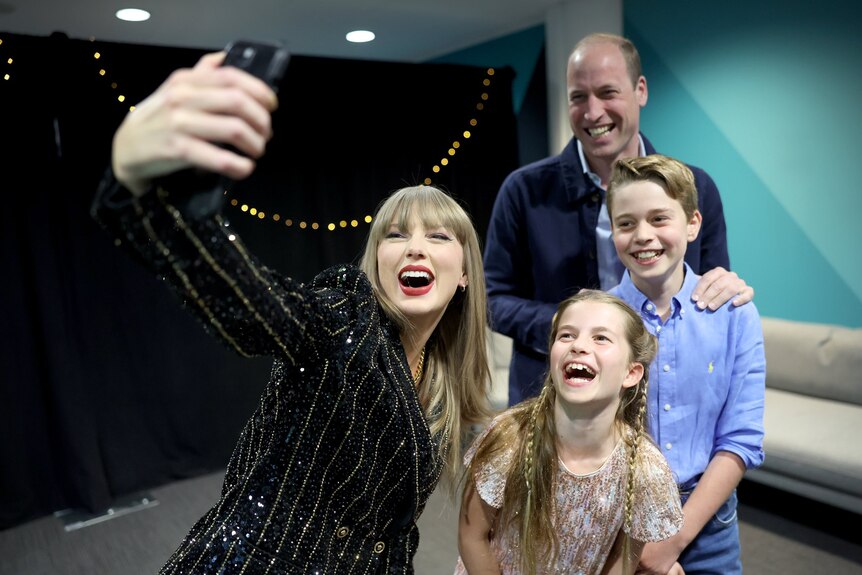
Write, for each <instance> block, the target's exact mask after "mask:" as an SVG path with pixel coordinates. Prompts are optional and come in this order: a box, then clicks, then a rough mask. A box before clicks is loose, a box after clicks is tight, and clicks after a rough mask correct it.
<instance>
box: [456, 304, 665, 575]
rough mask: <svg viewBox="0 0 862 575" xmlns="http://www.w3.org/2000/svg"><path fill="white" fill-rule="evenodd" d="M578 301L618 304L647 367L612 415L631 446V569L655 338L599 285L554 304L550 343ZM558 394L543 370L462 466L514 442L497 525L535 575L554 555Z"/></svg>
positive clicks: (633, 352)
mask: <svg viewBox="0 0 862 575" xmlns="http://www.w3.org/2000/svg"><path fill="white" fill-rule="evenodd" d="M579 302H596V303H603V304H607V305H612V306H615V307H616V308H618V309H619V310H621V311H622V315H623V318H624V327H625V339H626V341H627V342H628V345H629V349H630V352H629V353H630V357H629V362H631V363H640V364H641V365H643V367H644V371H643V377H642V379H641V381H640V382H639V383H638V384H637V385H635V386H632V387H630V388H626V389H624V390H623V392H622V396H621V398H620V404H619V407H618V409H617V413H616V420H615V421H616V425H617V427H618V429H619V431H620V435H621V436H622V437H623V438H624V439H625V441H626V445H627V447H628V474H627V479H626V494H625V519H624V531H625V533H626V538H625V542H624V546H623V552H624V553H625V556H624V557H625V559H624V561H625V562H626V563H625V564H626V567H627V568H628V567H629V566H630V565H629V563H628V562H629V560H630V555H631V553H630V536H629V532H630V527H631V517H632V504H633V500H634V493H635V484H634V480H635V477H634V476H635V473H634V472H633V470H634V468H635V464H636V462H637V457H638V449H639V446H640V442H641V439H642V438H643V437H644V436H645V431H644V430H645V427H646V405H647V404H646V395H647V384H648V381H649V365H650V363H651V362H652V360H653V358H654V357H655V354H656V350H657V347H658V344H657V340H656V338H655V336H653V335H652V334H650V333H649V332H648V331H647V329H646V327H645V326H644V324H643V321H642V320H641V318H640V316H639V315H638V314H637V313H636V312H635V311H634V310H633V309H632V308H631V307H629V306H628V304H626V303H625V302H624V301H623V300H621V299H619V298H618V297H615V296H612V295H610V294H608V293H605V292H602V291H598V290H581V291H580V292H579V293H577V294H576V295H573V296H571V297H569V298H568V299H566V300H565V301H563V302H562V303H561V304H560V305H559V306H558V307H557V312H556V313H555V314H554V319H553V320H552V322H551V333H550V336H549V340H548V348H549V349H550V347H551V345H552V343H553V341H554V340H555V338H556V334H557V330H558V329H559V323H560V318H561V317H562V315H563V312H565V310H566V309H567V308H568V307H569V306H571V305H574V304H576V303H579ZM556 397H557V392H556V389H555V388H554V384H553V380H552V379H551V375H550V370H548V373H547V374H546V375H545V382H544V386H543V387H542V392H541V393H540V394H539V396H538V397H536V398H531V399H527V400H525V401H522V402H521V403H519V404H518V405H516V406H515V407H513V408H511V409H510V410H509V411H508V412H506V414H505V415H504V416H503V417H501V418H500V420H499V421H498V422H497V424H496V425H495V426H494V427H493V428H492V429H491V430H490V431H489V432H488V435H487V436H486V437H485V440H484V441H483V442H482V445H481V446H479V448H478V449H477V451H476V455H475V456H474V457H473V460H472V461H471V462H470V467H469V469H468V471H467V473H468V476H467V477H468V482H469V481H471V480H472V478H473V477H475V476H476V472H477V471H479V470H480V469H482V467H483V465H485V464H487V463H488V462H489V461H491V460H493V458H494V457H495V455H497V454H499V453H500V452H502V451H503V450H505V449H508V448H509V447H510V446H513V445H514V446H515V452H514V457H513V459H512V465H511V466H510V467H509V469H508V470H507V473H506V487H505V490H504V493H503V505H502V507H501V509H500V512H499V513H498V514H497V518H496V520H495V521H496V523H495V526H494V530H495V532H497V533H502V532H504V531H506V530H510V529H511V530H512V531H513V532H514V533H517V537H518V541H519V544H520V563H521V573H523V574H525V575H535V573H536V572H537V566H550V565H553V564H555V563H556V560H557V553H558V546H559V541H558V539H557V534H556V529H555V527H554V523H553V520H552V518H553V504H554V501H555V500H556V497H555V494H554V490H555V484H554V477H555V475H556V470H557V466H558V464H557V441H556V436H557V434H556V422H555V420H554V402H555V401H556ZM628 430H631V431H628ZM647 437H648V436H647ZM467 486H469V483H468V485H467Z"/></svg>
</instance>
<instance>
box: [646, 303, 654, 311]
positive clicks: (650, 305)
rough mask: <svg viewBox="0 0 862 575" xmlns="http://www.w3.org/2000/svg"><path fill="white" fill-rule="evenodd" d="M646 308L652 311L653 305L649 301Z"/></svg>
mask: <svg viewBox="0 0 862 575" xmlns="http://www.w3.org/2000/svg"><path fill="white" fill-rule="evenodd" d="M646 308H647V309H648V310H650V311H652V308H653V305H652V304H651V303H648V304H646Z"/></svg>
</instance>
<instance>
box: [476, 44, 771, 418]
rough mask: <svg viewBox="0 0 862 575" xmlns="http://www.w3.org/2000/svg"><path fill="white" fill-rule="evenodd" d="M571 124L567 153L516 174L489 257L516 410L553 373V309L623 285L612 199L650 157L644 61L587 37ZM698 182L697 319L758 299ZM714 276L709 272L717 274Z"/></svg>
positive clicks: (574, 71)
mask: <svg viewBox="0 0 862 575" xmlns="http://www.w3.org/2000/svg"><path fill="white" fill-rule="evenodd" d="M566 77H567V84H568V86H567V94H568V101H569V122H570V124H571V128H572V131H573V133H574V137H573V138H572V140H571V141H570V142H569V144H568V145H567V146H566V147H565V149H564V150H563V151H562V152H561V153H560V154H559V155H556V156H551V157H549V158H545V159H543V160H539V161H538V162H535V163H532V164H529V165H527V166H524V167H522V168H519V169H518V170H516V171H514V172H512V173H511V174H510V175H509V176H508V177H507V178H506V180H505V181H504V182H503V185H502V186H501V188H500V192H499V193H498V195H497V199H496V201H495V203H494V209H493V212H492V214H491V220H490V222H489V226H488V236H487V239H486V248H485V254H484V264H485V273H486V274H487V287H488V297H489V299H488V301H489V304H490V308H491V317H492V322H493V323H492V327H493V329H494V331H497V332H499V333H502V334H503V335H507V336H509V337H511V338H512V339H513V344H514V345H513V350H512V361H511V365H510V369H509V405H514V404H515V403H517V402H519V401H521V400H522V399H526V398H528V397H531V396H533V395H536V394H537V393H538V391H539V389H540V388H541V382H542V375H543V373H544V371H545V369H546V366H547V356H546V353H545V348H546V347H545V346H546V344H547V338H548V333H549V329H550V325H551V318H552V317H553V314H554V310H555V309H556V306H557V304H558V303H559V302H560V301H562V300H564V299H565V298H567V297H568V296H570V295H572V294H574V293H577V292H578V290H580V289H581V288H601V289H604V290H608V289H611V288H613V287H614V286H616V285H617V284H618V283H619V281H620V278H621V277H622V273H623V269H624V268H623V266H622V264H621V263H620V261H619V258H618V257H617V255H616V252H615V250H614V245H613V241H612V240H611V229H610V220H609V218H608V214H607V208H606V207H605V187H606V185H607V181H608V177H609V175H610V173H611V168H612V166H613V164H614V162H615V161H616V160H618V159H620V158H630V157H636V156H645V155H647V154H653V153H655V149H654V148H653V146H652V144H650V142H649V140H647V139H646V137H645V136H644V135H643V134H641V133H640V111H641V108H643V107H644V106H645V105H646V103H647V97H648V90H647V81H646V78H645V77H644V76H643V74H642V73H641V63H640V56H639V55H638V52H637V49H636V48H635V46H634V45H633V44H632V43H631V42H630V41H629V40H627V39H626V38H623V37H620V36H615V35H611V34H592V35H590V36H587V37H586V38H584V39H583V40H581V41H580V42H579V43H578V44H577V46H575V49H574V50H573V51H572V53H571V55H570V56H569V60H568V68H567V75H566ZM691 169H692V171H693V172H694V175H695V180H696V185H697V190H698V198H699V205H698V209H699V211H700V213H701V214H703V227H702V229H701V233H700V235H699V236H698V238H697V239H696V240H695V241H694V242H692V244H691V245H690V246H689V249H688V252H687V253H686V257H685V260H686V262H687V263H688V264H689V265H690V266H691V267H692V269H693V270H694V271H695V272H696V273H698V274H702V275H703V278H702V280H701V282H700V283H699V284H698V286H697V288H696V289H695V291H694V293H693V297H694V298H696V299H697V301H698V305H699V307H700V308H701V309H703V308H706V307H709V308H710V309H717V308H718V307H720V306H721V305H723V304H724V303H725V302H727V301H729V300H730V299H731V298H733V304H734V305H742V304H743V303H745V302H748V301H750V300H751V299H752V297H753V296H754V290H752V289H751V288H750V287H748V286H747V285H746V284H745V282H744V281H742V280H741V279H740V278H739V277H738V276H737V275H736V274H735V273H733V272H729V271H727V270H728V269H729V267H730V259H729V257H728V253H727V237H726V226H725V222H724V211H723V208H722V203H721V198H720V196H719V193H718V188H717V187H716V185H715V183H714V182H713V180H712V178H710V177H709V175H708V174H707V173H706V172H704V171H703V170H701V169H699V168H694V167H691ZM710 270H711V271H710Z"/></svg>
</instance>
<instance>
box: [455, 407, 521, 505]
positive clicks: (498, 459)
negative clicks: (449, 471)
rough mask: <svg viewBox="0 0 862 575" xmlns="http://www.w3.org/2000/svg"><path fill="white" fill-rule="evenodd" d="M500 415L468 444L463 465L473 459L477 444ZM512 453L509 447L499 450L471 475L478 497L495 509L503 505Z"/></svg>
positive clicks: (483, 438)
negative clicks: (468, 447)
mask: <svg viewBox="0 0 862 575" xmlns="http://www.w3.org/2000/svg"><path fill="white" fill-rule="evenodd" d="M500 417H501V416H498V417H497V418H495V419H494V420H493V421H491V423H489V424H488V427H486V428H485V430H484V431H482V433H481V434H480V435H479V436H478V437H477V438H476V440H475V441H474V442H473V444H472V445H471V446H470V449H468V450H467V452H466V453H465V454H464V465H465V466H469V465H470V462H471V461H473V457H474V456H475V455H476V451H477V450H478V449H479V446H480V445H482V442H483V441H485V438H486V437H487V436H488V432H489V431H490V430H491V429H492V428H493V427H494V426H495V425H496V424H497V422H498V421H499V418H500ZM513 454H514V450H513V449H511V448H509V449H505V450H503V451H501V452H500V453H498V454H497V455H496V456H495V457H494V458H492V459H491V460H490V461H488V462H486V463H485V464H484V465H482V467H481V468H480V469H479V470H477V471H476V473H475V475H474V476H473V480H474V481H475V482H476V492H477V493H478V494H479V497H481V498H482V500H483V501H484V502H485V503H487V504H488V505H490V506H491V507H494V508H496V509H499V508H500V507H502V506H503V491H504V490H505V489H506V473H507V472H508V469H509V465H510V464H511V462H512V456H513Z"/></svg>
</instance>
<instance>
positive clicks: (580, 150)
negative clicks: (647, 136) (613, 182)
mask: <svg viewBox="0 0 862 575" xmlns="http://www.w3.org/2000/svg"><path fill="white" fill-rule="evenodd" d="M575 142H576V143H577V145H578V159H579V160H580V161H581V169H582V170H583V171H584V174H586V175H587V176H588V177H589V178H590V179H591V180H592V181H593V183H594V184H595V185H597V186H598V187H602V179H601V178H600V177H599V176H598V174H596V173H595V172H594V171H592V170H591V169H590V165H589V164H588V163H587V157H586V156H585V155H584V146H583V145H582V144H581V141H580V140H578V139H577V138H575ZM646 155H647V153H646V145H645V144H644V139H643V138H642V137H641V135H640V134H638V156H639V157H641V158H642V157H644V156H646Z"/></svg>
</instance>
